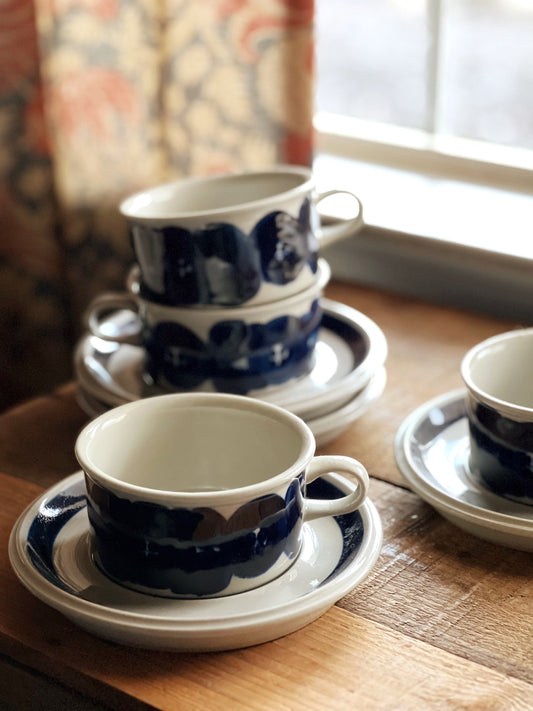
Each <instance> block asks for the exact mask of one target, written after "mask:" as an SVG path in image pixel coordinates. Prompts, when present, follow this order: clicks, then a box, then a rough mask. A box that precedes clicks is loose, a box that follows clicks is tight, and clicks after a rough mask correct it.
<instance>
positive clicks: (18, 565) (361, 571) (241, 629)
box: [8, 471, 383, 651]
mask: <svg viewBox="0 0 533 711" xmlns="http://www.w3.org/2000/svg"><path fill="white" fill-rule="evenodd" d="M82 477H83V472H81V471H78V472H75V473H74V474H71V475H70V476H68V477H66V478H65V479H63V480H62V481H60V482H58V483H57V484H56V485H54V486H53V487H50V488H49V489H47V490H46V491H44V492H43V493H42V494H41V495H40V496H39V497H37V498H36V499H35V500H34V501H33V502H32V503H31V504H30V505H29V506H27V507H26V508H25V510H24V511H23V512H22V513H21V515H20V516H19V518H18V519H17V521H16V523H15V525H14V526H13V528H12V530H11V534H10V538H9V546H8V552H9V560H10V563H11V566H12V568H13V570H14V572H15V573H16V575H17V577H18V579H19V581H20V582H21V583H22V584H23V585H24V586H25V587H26V588H27V589H28V590H29V591H30V592H31V593H32V594H33V595H34V596H35V597H37V598H38V599H40V600H41V601H42V602H44V603H45V604H47V605H49V606H50V607H52V608H54V609H56V610H57V611H59V612H60V613H62V614H63V615H64V616H65V617H67V618H69V619H70V620H72V621H73V622H74V623H75V624H77V625H78V626H80V627H82V628H85V629H86V630H88V631H90V632H92V633H93V634H96V635H97V636H100V637H106V638H108V639H111V640H113V641H116V642H119V643H123V644H134V646H141V647H152V648H161V649H163V648H165V649H174V650H176V651H178V650H183V651H185V650H186V649H190V650H195V651H209V650H215V649H219V650H222V649H230V648H237V647H242V646H249V645H250V644H259V643H261V642H263V641H267V640H269V639H274V638H277V637H280V636H283V635H285V634H289V633H290V632H292V631H295V630H296V629H299V628H301V627H302V626H304V625H305V624H308V622H311V621H312V620H314V619H316V618H317V617H319V616H320V615H321V614H323V613H324V612H325V611H326V610H327V609H328V608H329V607H331V606H332V605H333V604H334V603H335V602H336V601H337V600H339V599H340V598H342V597H343V596H344V595H346V594H347V593H348V592H349V591H350V590H352V589H353V588H355V587H356V586H357V585H359V584H360V583H361V582H362V581H363V580H364V579H365V578H366V577H367V575H368V574H369V573H370V571H371V570H372V568H373V566H374V565H375V563H376V561H377V558H378V557H379V555H380V552H381V546H382V540H383V529H382V525H381V520H380V517H379V514H378V512H377V510H376V508H375V506H374V504H373V503H372V502H371V501H370V499H369V498H368V497H367V499H366V500H365V501H364V502H363V504H362V505H361V507H360V508H359V513H360V515H361V518H362V521H363V537H362V540H361V542H360V547H359V549H358V551H357V553H356V556H355V559H354V561H352V562H351V563H350V564H349V565H348V566H347V567H346V568H342V569H341V570H340V571H339V572H338V573H337V575H334V572H335V571H333V572H332V573H330V574H329V576H327V577H326V578H325V579H324V580H323V581H321V583H320V585H319V586H317V587H316V588H314V589H313V590H310V591H308V592H307V593H305V594H304V595H302V596H301V597H294V598H292V599H289V600H286V601H284V602H282V603H279V604H278V605H277V606H274V607H272V608H270V609H268V608H267V609H263V610H261V609H259V610H250V611H248V612H245V613H244V614H242V615H239V614H237V615H235V616H233V617H229V618H225V617H224V618H218V619H217V618H209V619H206V620H199V619H191V620H183V619H181V620H180V619H179V618H174V619H172V617H170V618H162V617H157V616H150V615H146V614H144V615H143V614H142V613H140V612H131V611H128V610H120V609H117V608H112V607H106V606H105V604H103V603H98V602H92V601H90V600H85V599H83V598H80V597H78V596H76V595H75V594H73V593H71V592H68V591H66V590H62V589H61V588H59V587H58V586H56V585H55V584H54V583H53V582H51V581H50V580H48V579H47V578H46V577H44V576H43V575H42V574H41V573H40V572H39V571H38V570H37V569H36V568H35V566H34V565H33V564H32V562H31V561H30V560H29V558H28V554H27V551H26V550H25V548H24V546H25V543H24V541H25V540H26V538H25V537H24V541H22V540H21V536H22V530H21V529H22V528H23V527H24V525H27V524H29V522H30V521H33V520H34V518H35V516H36V515H37V512H38V510H39V506H40V505H41V504H42V503H43V502H44V501H45V500H47V499H49V498H50V497H51V496H55V495H57V494H58V493H60V492H61V491H62V490H64V489H66V488H67V487H70V486H72V485H73V484H74V483H76V482H77V481H79V479H80V478H82ZM325 478H327V479H328V480H330V481H332V482H333V483H334V484H335V485H336V486H339V485H340V484H341V482H342V477H339V476H338V475H334V474H331V475H325ZM78 513H79V512H78ZM328 518H329V517H328ZM331 518H334V517H331ZM337 524H338V525H339V527H340V523H339V521H338V520H337ZM65 525H66V524H65ZM305 525H311V526H312V522H310V523H309V524H305ZM341 533H342V528H341ZM317 545H318V544H317ZM322 545H324V543H323V544H322ZM21 547H22V548H23V551H21ZM331 576H333V577H331ZM330 578H331V579H330ZM242 594H244V593H241V595H242ZM234 597H235V598H236V599H237V598H238V597H239V594H236V595H235V596H234ZM179 602H180V604H182V605H183V604H190V603H191V602H192V603H195V602H198V601H196V600H192V601H187V600H180V601H179ZM211 602H212V603H213V604H215V605H216V598H215V599H213V600H212V601H211ZM104 623H105V625H107V626H110V627H111V629H108V630H107V634H106V630H105V629H99V627H101V626H102V624H104ZM268 628H270V629H268ZM221 633H227V634H229V636H230V637H231V639H232V640H233V641H232V642H231V644H229V640H228V644H224V643H223V642H221V644H218V643H217V642H216V641H215V639H214V638H213V637H216V636H217V634H218V635H220V634H221ZM150 635H155V638H152V637H151V636H150ZM161 635H162V637H163V638H164V639H163V638H160V637H161ZM176 635H178V638H176V637H175V636H176ZM179 635H186V636H187V639H188V642H187V641H186V640H185V639H184V638H183V639H182V638H181V637H180V636H179ZM191 635H192V637H193V639H191ZM206 635H207V637H206ZM209 635H211V638H210V637H209ZM132 636H133V638H135V640H136V641H133V642H132V641H131V639H130V641H128V639H127V638H131V637H132ZM139 636H140V638H141V639H139ZM146 636H148V638H147V639H146ZM241 637H242V638H241ZM228 645H229V646H228Z"/></svg>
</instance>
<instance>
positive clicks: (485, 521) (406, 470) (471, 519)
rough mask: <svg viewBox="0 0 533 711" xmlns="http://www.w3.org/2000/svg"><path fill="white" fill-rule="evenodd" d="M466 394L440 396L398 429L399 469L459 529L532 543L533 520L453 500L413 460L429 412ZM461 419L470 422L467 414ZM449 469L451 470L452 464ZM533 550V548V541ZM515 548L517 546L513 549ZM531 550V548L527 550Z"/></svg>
mask: <svg viewBox="0 0 533 711" xmlns="http://www.w3.org/2000/svg"><path fill="white" fill-rule="evenodd" d="M464 394H465V390H464V388H461V389H456V390H453V391H450V392H447V393H444V394H442V395H439V396H437V397H435V398H432V399H431V400H428V401H427V402H426V403H424V404H423V405H421V406H419V407H418V408H416V409H415V410H414V411H413V412H411V413H410V414H409V415H408V416H407V417H406V418H405V419H404V421H403V422H402V423H401V425H400V427H399V428H398V431H397V434H396V438H395V443H394V453H395V459H396V463H397V466H398V468H399V470H400V472H401V473H402V475H403V476H404V478H405V480H406V481H407V483H408V485H409V486H410V488H411V489H412V490H413V491H414V492H415V493H417V494H418V495H419V496H420V497H421V498H422V499H424V500H425V501H426V502H428V503H429V504H431V505H433V506H434V507H435V508H437V509H438V510H439V511H440V512H441V513H442V514H443V515H450V516H453V518H454V522H455V523H457V525H460V523H459V521H462V522H465V523H472V524H474V525H477V527H478V529H479V530H478V533H477V535H479V536H480V537H484V536H482V535H481V531H482V530H485V531H489V530H490V531H492V532H498V533H499V534H502V535H503V536H506V535H507V536H508V537H510V539H509V541H510V542H514V544H517V543H518V544H519V543H521V542H526V541H530V540H531V539H532V537H533V520H531V519H527V518H523V517H521V516H519V515H513V514H509V513H502V512H499V511H491V510H490V509H487V508H484V507H483V506H481V505H479V506H478V505H476V504H472V503H469V502H466V501H463V500H462V499H458V498H457V497H456V496H453V495H452V494H450V493H449V492H447V491H445V490H444V489H442V488H441V487H439V486H438V485H437V484H435V483H433V482H432V481H430V480H428V479H427V478H426V477H425V476H424V472H423V471H421V470H420V469H419V468H418V467H416V466H415V464H414V463H413V461H412V458H411V457H410V456H409V449H410V445H411V444H412V439H413V433H414V432H415V431H416V429H417V428H418V427H419V426H420V425H421V423H422V421H423V420H424V419H425V418H426V417H427V414H428V412H430V411H431V409H434V408H437V407H439V408H440V407H444V406H446V405H448V404H451V403H453V402H456V401H458V400H459V399H463V398H464ZM460 419H461V420H462V419H465V420H466V413H465V415H464V416H463V417H461V418H460ZM445 426H446V423H443V427H445ZM467 438H468V434H467V433H466V434H465V435H464V436H463V437H462V438H461V439H462V440H464V439H467ZM465 446H467V445H465ZM448 466H451V464H449V465H448ZM461 481H462V479H461ZM486 493H487V496H490V497H491V499H494V500H498V499H499V498H501V497H497V495H496V494H493V493H492V492H489V491H487V492H486ZM502 502H504V503H505V506H509V505H513V502H510V501H508V500H507V499H502ZM517 505H519V504H517ZM511 539H512V540H511ZM507 545H509V544H507ZM531 546H532V547H533V540H531ZM513 547H515V546H514V545H513ZM530 549H531V548H530V547H529V545H528V547H527V550H530Z"/></svg>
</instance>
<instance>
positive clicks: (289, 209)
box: [74, 166, 387, 446]
mask: <svg viewBox="0 0 533 711" xmlns="http://www.w3.org/2000/svg"><path fill="white" fill-rule="evenodd" d="M339 192H346V191H339V190H332V191H328V192H326V193H318V192H317V190H316V188H315V182H314V178H313V175H312V173H311V171H309V170H308V169H307V168H304V167H299V166H278V167H276V168H273V169H271V170H268V171H258V172H246V173H239V174H231V175H223V176H215V177H208V178H191V179H185V180H180V181H178V182H174V183H171V184H167V185H162V186H157V187H155V188H153V189H149V190H145V191H142V192H140V193H137V194H135V195H132V196H130V197H129V198H127V199H126V200H125V201H124V202H123V203H122V205H121V206H120V209H121V212H122V214H123V215H124V216H125V217H126V218H127V220H128V223H129V226H130V232H131V240H132V245H133V251H134V254H135V259H136V263H135V266H134V267H133V268H132V270H131V272H130V274H129V275H128V279H127V284H126V289H125V291H124V292H121V293H106V294H101V295H99V296H97V297H96V299H94V300H93V302H92V303H91V304H90V305H89V307H88V309H87V315H86V319H85V325H86V327H87V331H86V334H85V335H84V336H83V337H82V338H81V339H80V342H79V343H78V345H77V347H76V350H75V355H74V363H75V372H76V378H77V381H78V386H79V388H78V398H79V402H80V404H81V406H82V407H83V408H84V409H85V410H86V411H87V412H88V414H90V415H91V416H96V415H98V414H100V413H101V412H103V411H105V410H106V409H107V408H109V407H115V406H117V405H121V404H124V403H126V402H131V401H134V400H137V399H140V398H144V397H147V396H153V395H158V394H165V393H169V392H223V393H231V394H238V395H246V396H248V397H254V398H258V399H261V400H264V401H266V402H271V403H273V404H276V405H280V406H282V407H284V408H286V409H288V410H289V411H291V412H293V413H294V414H297V415H298V416H300V417H302V418H303V419H304V420H305V421H306V423H307V424H308V425H309V426H310V427H311V430H312V432H313V434H314V436H315V438H316V441H317V444H318V445H319V446H322V445H324V444H327V443H328V442H330V441H331V440H333V439H334V438H335V437H337V436H338V435H339V434H340V433H342V431H343V430H345V429H346V428H347V427H349V426H350V424H351V423H353V422H354V421H355V420H356V419H357V418H358V417H360V416H361V415H362V414H363V413H364V412H365V411H366V410H367V408H368V407H369V406H370V405H371V403H372V402H374V401H375V400H376V399H377V398H378V397H379V396H380V395H381V393H382V392H383V389H384V387H385V381H386V372H385V361H386V356H387V343H386V340H385V337H384V335H383V332H382V331H381V329H380V328H379V326H377V324H375V323H374V322H373V321H372V320H371V319H369V318H368V317H367V316H365V315H364V314H362V313H360V312H358V311H356V310H355V309H352V308H349V307H348V306H346V305H344V304H340V303H337V302H334V301H331V300H328V299H325V298H324V297H323V290H324V287H325V286H326V284H327V283H328V281H329V278H330V268H329V265H328V263H327V261H326V260H325V259H324V258H323V257H320V255H319V253H320V250H321V249H322V248H323V247H326V246H327V245H329V244H331V243H333V242H335V241H337V240H340V239H345V238H348V237H349V236H351V235H353V234H354V233H356V232H357V231H358V230H359V229H360V228H361V227H362V225H363V216H362V207H361V204H360V202H359V200H358V199H357V197H356V196H354V195H352V194H351V193H348V195H349V196H350V198H349V199H353V200H354V202H355V204H356V205H357V212H356V215H355V216H354V217H352V218H350V219H343V220H339V221H337V222H335V223H332V224H328V225H324V226H321V224H320V218H319V214H318V206H319V204H320V203H321V202H322V201H323V200H325V199H326V198H328V197H330V196H331V195H336V194H338V193H339Z"/></svg>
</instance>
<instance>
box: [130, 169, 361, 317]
mask: <svg viewBox="0 0 533 711" xmlns="http://www.w3.org/2000/svg"><path fill="white" fill-rule="evenodd" d="M337 193H347V194H348V195H352V194H351V193H348V192H347V191H344V190H331V191H328V192H326V193H322V194H317V192H316V189H315V183H314V179H313V175H312V172H311V171H310V170H309V169H308V168H305V167H300V166H277V167H275V168H272V169H269V170H264V171H257V172H245V173H236V174H226V175H219V176H211V177H198V178H188V179H183V180H180V181H177V182H173V183H169V184H166V185H159V186H157V187H154V188H151V189H149V190H143V191H142V192H139V193H136V194H135V195H132V196H130V197H128V198H126V199H125V200H124V201H123V202H122V203H121V205H120V211H121V213H122V214H123V215H124V216H125V217H126V218H127V220H128V223H129V227H130V234H131V240H132V245H133V250H134V253H135V257H136V261H137V263H138V264H139V266H140V270H141V280H140V288H141V294H142V296H144V297H145V298H146V299H149V300H151V301H157V302H159V303H162V304H166V305H169V306H184V305H186V306H202V305H208V306H212V305H218V306H238V305H241V304H247V305H252V304H263V303H267V302H270V301H274V300H277V299H281V298H287V297H288V296H292V295H293V294H295V293H297V292H299V291H302V290H303V289H305V288H307V287H308V286H310V285H311V284H312V283H313V280H314V275H315V273H316V269H317V253H318V249H319V247H325V246H327V245H328V244H331V243H333V242H335V241H337V240H339V239H342V238H344V237H347V236H349V235H351V234H354V233H355V232H357V231H358V230H359V229H360V228H361V227H362V226H363V211H362V206H361V202H360V201H359V199H358V198H357V197H356V196H355V195H352V197H353V199H354V200H355V201H356V203H357V206H358V212H357V215H356V216H355V217H354V218H352V219H346V220H341V221H339V222H338V223H336V224H331V225H327V226H324V227H323V228H320V220H319V216H318V212H317V205H318V203H319V202H320V201H321V200H323V199H324V198H326V197H329V196H330V195H332V194H337Z"/></svg>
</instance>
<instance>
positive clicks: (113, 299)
mask: <svg viewBox="0 0 533 711" xmlns="http://www.w3.org/2000/svg"><path fill="white" fill-rule="evenodd" d="M120 310H125V311H130V312H133V313H134V314H135V316H136V319H135V324H134V327H133V329H132V328H131V327H128V328H125V329H124V330H122V331H121V330H120V328H118V327H117V328H116V329H112V330H106V329H104V328H103V324H102V321H103V319H104V318H105V316H108V315H109V314H110V313H113V312H114V311H120ZM83 322H84V324H85V326H86V327H87V328H88V330H89V331H90V332H91V333H92V334H93V336H97V337H98V338H102V339H103V340H104V341H114V342H115V343H130V344H133V345H138V344H139V343H140V342H141V329H142V326H141V322H140V319H139V316H138V309H137V303H136V301H135V299H134V298H133V297H131V296H129V295H128V294H122V293H119V292H107V293H105V294H100V296H97V297H96V298H94V299H93V300H92V301H91V302H90V303H89V306H88V307H87V309H86V311H85V313H84V315H83Z"/></svg>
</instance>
